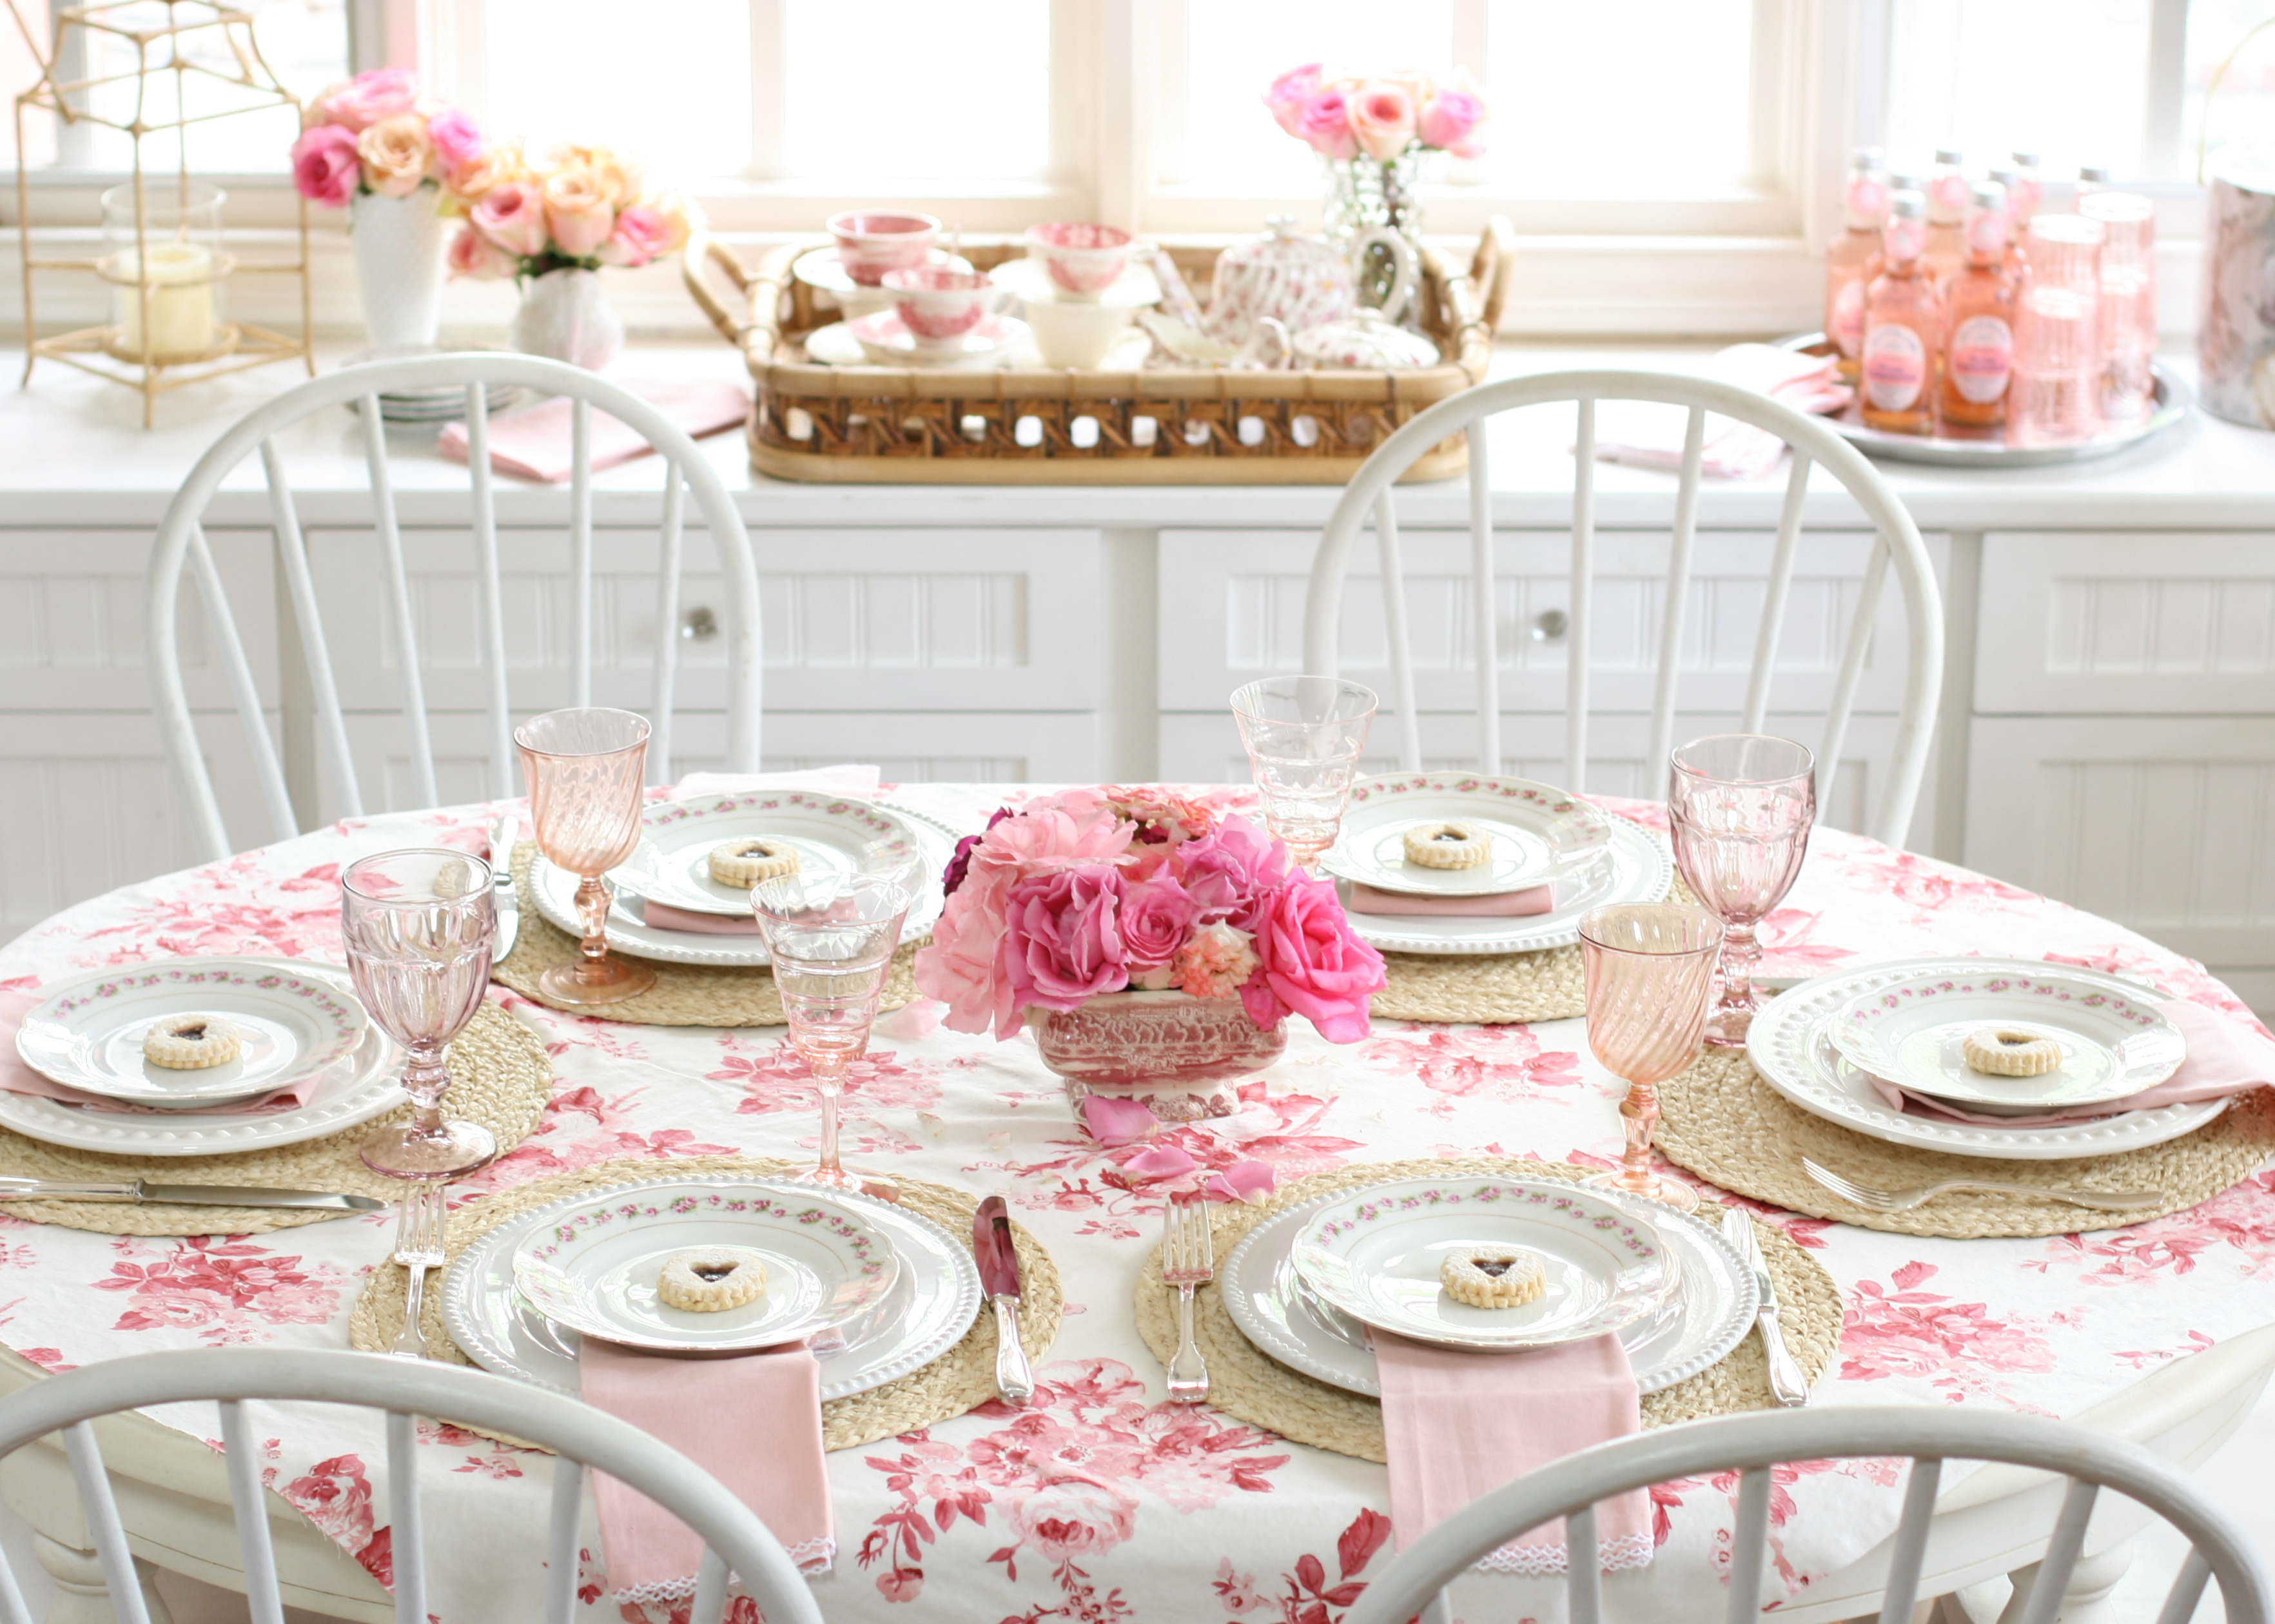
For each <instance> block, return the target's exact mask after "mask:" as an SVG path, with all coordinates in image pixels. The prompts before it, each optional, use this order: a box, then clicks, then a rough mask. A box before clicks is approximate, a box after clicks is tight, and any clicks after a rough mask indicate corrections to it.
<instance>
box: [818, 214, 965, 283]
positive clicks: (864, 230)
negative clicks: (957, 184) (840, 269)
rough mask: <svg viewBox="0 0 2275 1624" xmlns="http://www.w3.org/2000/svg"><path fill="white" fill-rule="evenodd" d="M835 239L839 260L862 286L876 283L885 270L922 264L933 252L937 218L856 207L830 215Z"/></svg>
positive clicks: (847, 272)
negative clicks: (840, 213)
mask: <svg viewBox="0 0 2275 1624" xmlns="http://www.w3.org/2000/svg"><path fill="white" fill-rule="evenodd" d="M829 235H830V236H831V237H833V238H835V239H836V241H837V260H838V263H840V264H841V265H843V266H844V268H845V274H846V275H847V276H850V277H852V278H853V280H854V281H856V282H858V283H860V284H861V285H862V286H864V287H868V288H873V287H876V286H879V285H880V284H881V283H883V281H884V280H885V273H886V272H888V271H896V270H903V269H906V268H909V267H911V266H916V265H922V264H923V263H924V262H925V261H926V259H928V258H929V257H930V256H931V254H932V248H933V239H934V238H937V237H939V235H940V222H939V221H937V220H935V219H933V217H932V216H931V215H918V214H903V213H900V212H898V211H896V210H891V209H874V208H865V209H855V210H852V211H850V212H849V213H846V214H842V215H830V217H829Z"/></svg>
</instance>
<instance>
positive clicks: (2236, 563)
mask: <svg viewBox="0 0 2275 1624" xmlns="http://www.w3.org/2000/svg"><path fill="white" fill-rule="evenodd" d="M1979 623H1980V627H1981V630H1980V632H1979V634H1978V638H1977V643H1976V660H1975V708H1976V710H1977V711H1981V712H1984V713H1988V714H2007V715H2026V714H2045V713H2056V714H2059V713H2064V712H2068V713H2087V714H2096V715H2109V714H2135V715H2138V714H2155V713H2163V714H2198V715H2203V714H2231V715H2233V714H2255V713H2256V714H2262V715H2265V714H2275V533H2249V534H2239V533H2234V532H2232V531H2231V532H2221V533H2206V532H2198V533H2188V532H2180V533H2163V534H2075V535H2073V534H2061V533H2036V534H2017V533H1992V534H1990V535H1986V536H1984V539H1983V585H1982V608H1981V611H1980V616H1979Z"/></svg>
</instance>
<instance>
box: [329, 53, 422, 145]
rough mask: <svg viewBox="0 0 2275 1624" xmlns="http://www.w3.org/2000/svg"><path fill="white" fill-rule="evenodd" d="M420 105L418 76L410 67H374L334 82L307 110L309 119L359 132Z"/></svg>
mask: <svg viewBox="0 0 2275 1624" xmlns="http://www.w3.org/2000/svg"><path fill="white" fill-rule="evenodd" d="M418 105H419V76H418V75H417V74H416V73H413V72H412V71H411V70H410V69H409V68H374V69H372V70H371V71H370V72H367V73H359V74H357V75H356V76H355V77H354V78H353V79H350V80H349V81H348V82H347V83H346V84H344V85H335V86H333V87H331V88H330V89H329V90H327V91H326V92H324V94H322V95H321V96H319V97H317V98H316V104H315V105H314V107H312V108H311V109H309V110H308V112H309V118H310V121H311V122H321V123H324V124H336V125H339V126H340V127H341V128H343V129H345V130H351V131H353V132H355V133H357V134H359V135H360V134H362V133H363V132H365V131H366V130H367V129H369V128H370V127H371V126H372V125H375V124H377V123H379V122H380V120H382V119H383V118H394V117H399V116H400V115H402V114H404V113H407V112H410V111H412V110H413V109H414V108H416V107H417V106H418Z"/></svg>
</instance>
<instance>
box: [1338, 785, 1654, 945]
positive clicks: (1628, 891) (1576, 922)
mask: <svg viewBox="0 0 2275 1624" xmlns="http://www.w3.org/2000/svg"><path fill="white" fill-rule="evenodd" d="M1673 883H1674V856H1673V854H1672V853H1670V852H1669V851H1668V850H1667V842H1665V841H1663V840H1661V839H1660V838H1659V836H1658V835H1653V834H1651V832H1650V831H1649V830H1648V829H1644V828H1642V827H1638V826H1636V825H1635V824H1632V823H1629V821H1628V820H1626V819H1624V818H1616V819H1614V820H1612V838H1611V845H1610V856H1609V857H1608V858H1607V860H1606V861H1604V862H1602V863H1599V864H1595V865H1591V866H1590V867H1587V868H1583V869H1582V870H1580V871H1579V872H1576V873H1574V874H1571V875H1568V877H1566V878H1564V879H1562V880H1558V881H1557V882H1556V903H1555V906H1554V907H1553V908H1551V909H1550V910H1548V911H1547V912H1546V913H1537V914H1526V915H1522V916H1519V917H1517V918H1491V917H1488V918H1477V917H1462V916H1447V915H1443V914H1436V915H1432V914H1385V913H1353V914H1351V915H1350V927H1351V931H1352V933H1353V934H1355V935H1356V936H1357V937H1358V939H1359V940H1361V941H1364V942H1365V943H1366V944H1367V945H1368V946H1369V947H1372V948H1376V949H1377V950H1379V951H1380V952H1384V953H1445V954H1487V953H1537V952H1539V951H1541V950H1543V949H1545V948H1563V947H1569V946H1570V945H1571V944H1572V943H1574V942H1576V941H1577V940H1580V921H1581V919H1582V918H1584V917H1586V915H1587V913H1588V911H1589V910H1591V909H1595V908H1602V907H1606V906H1608V905H1609V904H1611V903H1656V902H1659V900H1661V899H1662V898H1664V897H1665V896H1666V895H1667V888H1668V887H1669V886H1671V885H1672V884H1673ZM1349 886H1350V882H1349V881H1348V880H1344V881H1342V882H1340V884H1339V886H1338V888H1337V895H1341V896H1342V898H1343V901H1344V903H1345V904H1346V906H1348V904H1349V901H1350V897H1349Z"/></svg>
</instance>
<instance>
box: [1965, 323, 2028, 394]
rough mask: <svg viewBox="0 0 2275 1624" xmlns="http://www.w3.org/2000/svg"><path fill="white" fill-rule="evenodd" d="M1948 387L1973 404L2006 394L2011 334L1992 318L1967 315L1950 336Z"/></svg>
mask: <svg viewBox="0 0 2275 1624" xmlns="http://www.w3.org/2000/svg"><path fill="white" fill-rule="evenodd" d="M1950 366H1951V384H1952V387H1953V388H1954V389H1957V390H1958V391H1959V392H1960V394H1961V396H1962V397H1965V398H1966V399H1968V400H1971V401H1973V402H1975V403H1976V404H1977V405H1987V404H1990V403H1991V402H1992V401H1994V400H1996V399H1998V398H1999V397H2000V396H2001V395H2004V394H2005V393H2006V392H2007V379H2009V378H2010V377H2012V376H2013V375H2014V333H2013V331H2012V330H2011V329H2008V327H2007V324H2006V323H2005V322H2004V321H2000V320H1999V318H1998V317H1996V316H1969V317H1968V318H1967V320H1966V321H1961V323H1960V324H1959V330H1958V331H1957V332H1954V334H1952V336H1951V360H1950Z"/></svg>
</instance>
